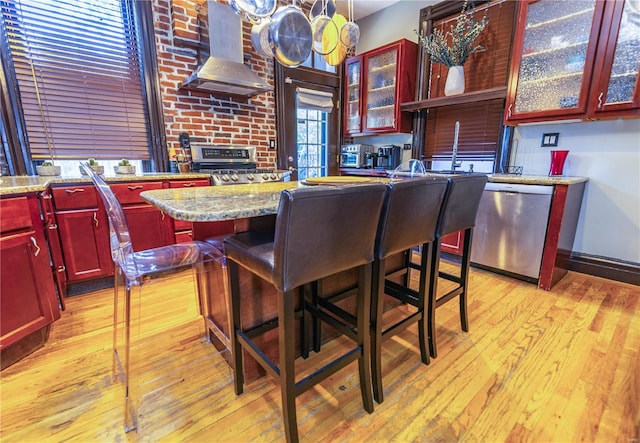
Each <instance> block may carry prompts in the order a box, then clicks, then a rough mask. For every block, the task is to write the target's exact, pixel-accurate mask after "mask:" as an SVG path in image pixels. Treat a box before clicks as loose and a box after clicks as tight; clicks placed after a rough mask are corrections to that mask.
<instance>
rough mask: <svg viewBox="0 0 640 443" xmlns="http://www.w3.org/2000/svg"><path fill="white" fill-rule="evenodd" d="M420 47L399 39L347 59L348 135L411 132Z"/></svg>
mask: <svg viewBox="0 0 640 443" xmlns="http://www.w3.org/2000/svg"><path fill="white" fill-rule="evenodd" d="M417 51H418V45H417V44H415V43H413V42H410V41H408V40H404V39H403V40H399V41H397V42H393V43H390V44H388V45H385V46H383V47H381V48H377V49H375V50H372V51H369V52H366V53H364V54H361V55H359V56H356V57H351V58H349V59H347V61H346V63H345V66H346V72H347V75H346V87H345V104H346V112H345V136H347V137H350V136H355V135H365V134H379V133H395V132H407V133H408V132H411V126H412V114H411V113H409V112H402V111H401V110H400V105H401V104H402V103H404V102H409V101H412V100H413V99H414V91H415V78H416V60H417Z"/></svg>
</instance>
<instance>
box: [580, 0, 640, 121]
mask: <svg viewBox="0 0 640 443" xmlns="http://www.w3.org/2000/svg"><path fill="white" fill-rule="evenodd" d="M635 5H637V2H635ZM604 17H605V19H604V21H603V23H602V29H601V32H600V39H599V42H598V52H597V54H596V64H595V70H594V81H593V87H592V91H591V103H590V108H591V109H592V115H593V116H594V117H599V116H604V115H605V114H608V113H615V115H640V82H639V81H638V78H639V76H638V68H639V65H640V10H639V9H638V6H635V7H634V3H633V2H632V1H630V0H622V1H608V2H607V3H606V8H605V13H604Z"/></svg>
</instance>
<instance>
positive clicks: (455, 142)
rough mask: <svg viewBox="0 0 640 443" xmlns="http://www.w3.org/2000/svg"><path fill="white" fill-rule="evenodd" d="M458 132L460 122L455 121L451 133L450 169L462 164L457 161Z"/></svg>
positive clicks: (453, 169)
mask: <svg viewBox="0 0 640 443" xmlns="http://www.w3.org/2000/svg"><path fill="white" fill-rule="evenodd" d="M459 132H460V122H459V121H458V122H456V128H455V131H454V133H453V153H452V154H451V170H452V171H455V170H456V168H459V167H460V166H462V161H457V157H458V133H459Z"/></svg>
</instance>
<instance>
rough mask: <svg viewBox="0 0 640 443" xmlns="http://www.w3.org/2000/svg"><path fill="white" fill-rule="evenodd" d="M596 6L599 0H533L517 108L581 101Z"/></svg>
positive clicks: (554, 106)
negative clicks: (535, 0) (536, 0)
mask: <svg viewBox="0 0 640 443" xmlns="http://www.w3.org/2000/svg"><path fill="white" fill-rule="evenodd" d="M594 11H595V1H593V0H591V1H587V0H580V1H575V0H562V1H560V0H544V1H539V2H536V3H531V4H530V5H529V10H528V13H527V25H526V28H525V34H524V43H523V47H522V61H521V62H520V74H519V79H518V86H517V89H516V103H515V109H514V111H515V112H516V113H521V112H535V111H543V110H551V109H562V108H574V107H576V106H578V97H579V96H580V90H581V87H582V82H583V78H584V72H583V71H584V65H585V60H586V57H587V46H588V44H589V35H590V33H591V25H592V21H593V16H594Z"/></svg>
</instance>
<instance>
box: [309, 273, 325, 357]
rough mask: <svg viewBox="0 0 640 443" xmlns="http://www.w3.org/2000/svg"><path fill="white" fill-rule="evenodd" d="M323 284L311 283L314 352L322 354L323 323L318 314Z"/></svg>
mask: <svg viewBox="0 0 640 443" xmlns="http://www.w3.org/2000/svg"><path fill="white" fill-rule="evenodd" d="M321 284H322V283H321V282H319V281H314V282H313V283H311V303H312V305H313V316H312V317H311V318H312V320H311V327H312V329H313V336H312V337H311V338H312V340H313V350H314V351H315V352H320V346H321V345H322V323H321V322H320V320H318V316H317V315H316V312H318V297H319V295H318V294H320V291H321V289H322V286H321Z"/></svg>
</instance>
